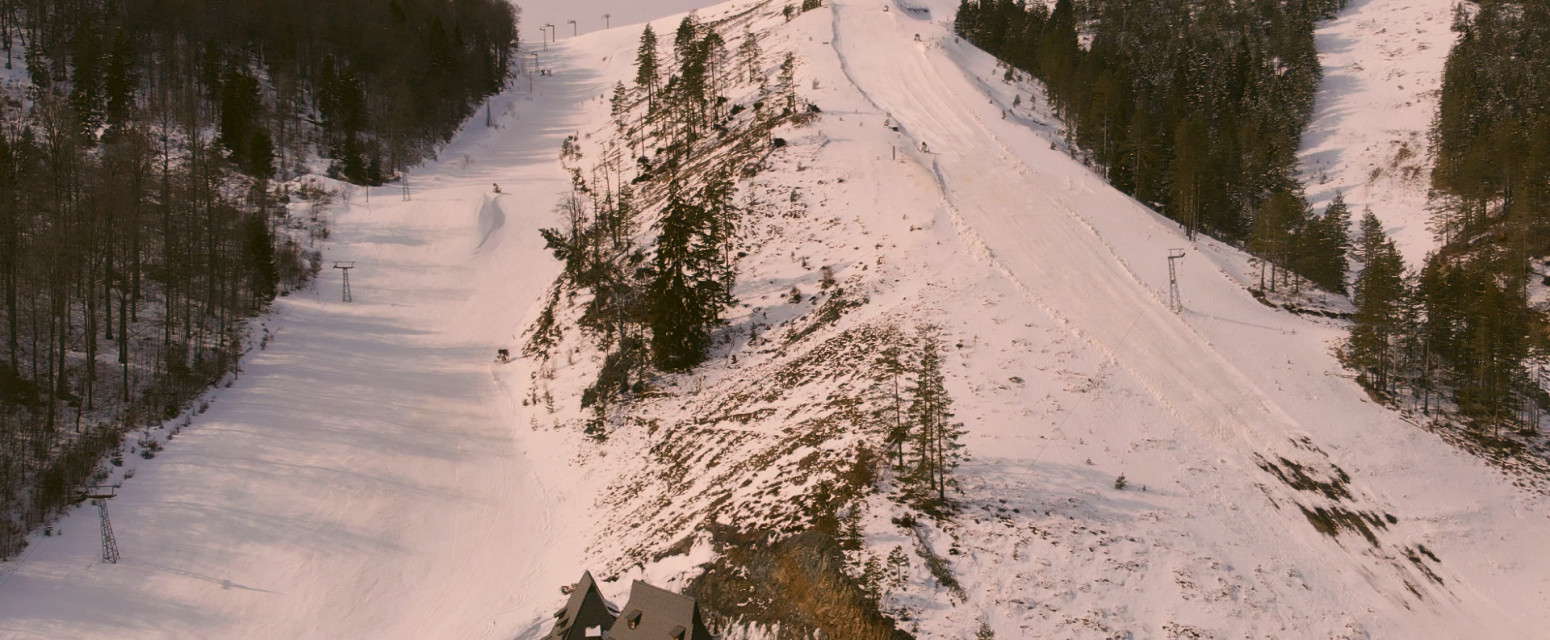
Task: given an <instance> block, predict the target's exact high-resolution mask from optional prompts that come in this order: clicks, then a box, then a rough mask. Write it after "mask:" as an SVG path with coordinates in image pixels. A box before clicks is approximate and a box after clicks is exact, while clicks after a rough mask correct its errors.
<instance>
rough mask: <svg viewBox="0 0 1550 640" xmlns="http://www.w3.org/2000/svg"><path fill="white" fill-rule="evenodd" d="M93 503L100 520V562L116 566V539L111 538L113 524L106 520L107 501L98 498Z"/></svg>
mask: <svg viewBox="0 0 1550 640" xmlns="http://www.w3.org/2000/svg"><path fill="white" fill-rule="evenodd" d="M93 502H96V503H97V515H98V516H99V517H100V519H101V520H102V561H103V562H105V563H107V564H118V539H117V538H114V537H113V523H112V522H110V521H109V520H108V501H107V500H106V499H103V498H98V499H96V500H93Z"/></svg>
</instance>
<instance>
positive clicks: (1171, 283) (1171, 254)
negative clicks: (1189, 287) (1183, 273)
mask: <svg viewBox="0 0 1550 640" xmlns="http://www.w3.org/2000/svg"><path fill="white" fill-rule="evenodd" d="M1182 259H1184V250H1183V249H1169V250H1168V308H1169V309H1172V310H1173V312H1174V313H1179V312H1182V311H1184V300H1183V298H1180V297H1179V269H1178V266H1177V264H1176V263H1177V262H1178V261H1179V260H1182Z"/></svg>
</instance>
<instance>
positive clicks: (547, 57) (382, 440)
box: [0, 2, 685, 640]
mask: <svg viewBox="0 0 1550 640" xmlns="http://www.w3.org/2000/svg"><path fill="white" fill-rule="evenodd" d="M552 4H555V5H559V4H560V3H552ZM567 4H568V5H572V6H574V5H575V4H576V3H567ZM583 4H584V3H583ZM643 4H650V3H643ZM655 4H656V5H659V6H660V5H665V4H671V3H662V2H658V3H655ZM683 4H685V3H683V2H679V3H677V5H683ZM616 24H617V23H616ZM541 61H542V63H543V65H544V66H545V67H549V68H555V69H556V73H559V74H562V75H561V76H560V77H566V74H567V73H568V72H570V71H571V70H572V69H573V68H575V67H577V66H579V65H581V64H584V63H583V62H577V61H572V60H570V59H569V57H568V56H567V55H562V54H561V52H560V51H559V50H558V48H555V47H551V49H550V50H549V51H548V52H546V53H544V54H543V57H542V58H541ZM568 75H569V77H568V78H567V80H566V81H555V82H550V81H548V80H549V79H548V78H547V77H545V78H539V79H538V81H537V93H536V94H530V93H529V92H528V86H529V85H528V83H527V82H526V79H524V81H523V82H522V83H521V85H522V86H521V90H520V91H517V90H514V91H513V92H511V93H508V94H505V95H502V96H500V97H499V98H497V99H496V100H495V101H494V103H493V109H494V114H495V115H496V116H498V118H497V120H498V122H499V127H498V128H486V127H485V124H484V117H483V116H484V114H483V113H482V110H481V113H480V114H479V116H480V117H478V118H475V119H474V121H473V122H471V123H470V124H469V126H468V127H467V129H466V130H465V131H464V132H463V133H461V134H460V135H459V136H458V137H457V138H456V139H455V140H454V141H453V142H452V143H451V144H450V145H449V146H448V147H447V148H446V149H444V151H443V152H442V154H441V158H442V160H441V161H439V162H433V163H430V164H429V165H428V166H424V167H422V168H418V169H416V170H415V171H414V172H412V174H411V177H410V181H409V182H410V187H411V192H410V199H409V200H407V201H405V200H404V198H403V196H402V192H401V189H400V188H399V187H398V186H397V185H391V186H384V187H379V188H375V189H371V192H370V194H369V195H368V194H367V193H366V192H365V191H363V190H360V189H358V188H355V189H351V190H350V192H349V195H348V196H347V197H348V201H347V204H345V205H341V206H338V207H337V208H336V210H337V218H336V219H335V220H334V225H333V235H332V239H331V241H330V243H329V245H328V246H327V247H326V249H325V259H326V260H327V262H325V264H324V269H323V271H322V274H321V278H320V280H319V282H318V283H317V285H316V286H315V287H314V288H312V289H310V290H306V291H302V292H297V293H295V294H292V295H291V296H289V297H286V298H282V299H280V300H278V301H277V302H276V304H275V307H274V312H273V314H272V315H271V316H270V317H268V318H266V319H265V320H264V324H265V325H267V327H268V329H269V330H270V331H273V333H274V337H273V338H272V340H271V341H270V342H269V344H268V347H267V349H264V350H262V351H259V350H257V349H255V350H254V352H253V353H252V354H251V356H250V357H249V358H248V359H247V360H245V362H244V364H243V370H242V373H241V377H240V379H239V380H237V381H236V382H235V383H234V384H233V385H231V387H230V388H227V389H220V390H218V391H217V392H216V393H214V394H213V395H214V399H213V402H211V404H210V407H209V410H208V411H207V412H205V413H203V414H202V415H199V416H196V417H195V418H194V419H193V423H192V424H191V425H190V427H189V428H187V429H184V430H183V432H182V434H181V435H179V436H178V437H177V438H175V439H174V440H173V441H172V442H171V443H170V444H169V446H168V448H167V449H166V450H165V451H163V452H162V453H161V454H160V455H158V456H157V457H156V458H155V459H154V460H147V461H141V460H138V459H136V458H135V457H134V456H131V457H130V458H131V464H138V469H137V474H136V475H135V477H133V478H132V479H130V480H128V481H127V482H126V483H125V484H124V486H123V488H122V489H121V491H120V492H119V496H118V497H116V498H114V499H113V500H112V501H111V503H110V505H109V509H110V512H111V516H112V523H113V527H114V530H115V532H116V536H117V540H118V545H119V548H120V549H121V551H122V561H121V562H120V563H119V564H117V565H104V564H101V562H100V553H99V550H98V544H99V543H98V540H99V537H98V524H97V512H96V509H94V508H90V507H86V508H81V509H77V510H76V511H74V512H73V513H71V514H70V515H69V516H67V517H66V518H64V519H63V520H62V521H61V522H60V523H59V525H58V530H59V531H60V532H62V533H58V534H56V535H54V536H52V537H48V538H44V537H41V536H39V537H35V538H34V539H33V541H32V544H31V548H29V549H28V550H27V551H26V552H25V553H24V554H23V555H22V556H21V558H20V559H19V560H17V561H15V562H12V563H8V564H7V565H4V566H0V637H6V638H48V639H55V640H57V639H63V638H99V637H100V638H123V637H140V638H255V639H260V638H261V639H274V638H367V637H374V638H479V637H507V636H509V635H511V633H513V632H514V630H513V629H512V628H511V627H512V626H513V625H515V624H518V622H515V620H518V619H520V620H521V621H523V623H525V621H526V620H527V619H528V618H530V617H531V614H532V613H533V611H534V610H536V609H531V608H530V607H536V608H540V609H542V608H548V607H549V606H550V605H551V603H550V602H549V600H550V599H551V598H552V596H553V595H554V594H556V593H557V592H556V591H555V585H556V584H558V583H559V582H561V581H563V580H566V579H574V576H569V573H570V572H571V567H572V566H574V565H575V563H576V562H575V560H574V556H575V555H576V554H577V552H578V550H579V547H578V546H576V545H574V544H571V542H570V541H571V540H572V538H570V537H569V536H567V535H565V534H564V532H563V529H564V528H565V527H567V526H571V525H570V524H568V523H567V521H565V520H563V514H559V513H557V511H558V510H561V509H563V508H564V507H565V506H566V504H565V502H564V501H565V496H566V495H567V493H566V489H567V488H568V486H569V485H568V483H567V482H566V481H565V480H564V479H562V478H544V477H541V476H540V473H539V470H540V469H542V468H544V467H542V466H541V465H538V464H535V463H534V461H533V458H534V457H535V456H537V457H540V458H542V457H543V456H547V455H548V453H546V452H544V451H539V452H537V453H536V454H535V452H534V451H533V448H532V445H531V444H529V443H524V442H522V441H519V440H518V439H516V438H514V437H513V430H512V428H511V425H512V424H516V423H519V422H520V421H519V419H518V417H517V416H516V415H515V413H514V410H513V409H511V408H510V407H511V403H510V402H508V396H507V395H506V394H505V393H504V392H503V391H501V389H500V387H499V386H498V385H497V382H496V380H495V378H494V377H493V376H492V374H491V371H492V367H493V366H494V364H493V361H494V355H495V349H496V348H497V347H499V346H506V345H510V344H512V342H513V338H514V334H515V332H516V331H517V330H518V329H519V328H520V326H521V325H522V324H523V322H524V321H525V320H526V314H527V313H528V312H529V311H530V309H532V308H533V307H534V305H535V304H537V302H538V301H541V300H542V299H543V293H544V291H545V290H546V288H547V287H548V285H549V283H550V281H551V279H552V277H553V275H554V273H555V272H556V265H555V264H554V262H553V260H552V259H551V258H550V256H548V254H547V252H545V251H543V249H542V241H541V240H540V239H539V237H538V235H537V233H536V229H537V227H538V226H540V225H545V224H550V223H551V218H552V213H551V207H550V204H549V203H552V202H553V195H554V194H555V193H557V192H559V191H561V190H563V189H564V188H565V187H566V185H567V184H568V183H567V180H566V176H565V175H564V173H563V172H562V171H561V170H560V168H559V167H558V165H557V164H556V163H555V162H554V158H555V151H556V150H557V149H558V148H559V145H560V140H561V139H562V138H563V137H564V136H565V135H569V134H570V133H571V131H573V130H574V128H575V127H576V126H578V125H579V124H580V123H579V122H578V121H577V120H576V114H577V111H576V108H575V107H576V105H577V103H579V102H581V101H583V100H585V99H587V98H591V97H595V92H596V91H601V89H598V88H597V87H595V86H592V84H591V82H595V78H591V77H590V76H589V75H588V74H587V73H586V72H584V71H577V72H575V73H570V74H568ZM492 183H499V184H500V186H501V190H502V192H503V193H502V194H501V195H498V196H496V195H495V194H493V193H492ZM346 188H347V189H350V188H349V187H346ZM331 215H332V213H331ZM334 261H354V263H355V269H354V270H352V271H351V272H350V279H351V284H352V289H353V294H354V302H353V303H348V304H346V303H343V302H341V299H340V298H341V290H340V289H341V288H340V285H341V282H340V278H341V272H340V271H338V270H334V269H332V268H330V267H331V266H332V265H333V263H334ZM540 462H541V460H540ZM551 566H557V567H560V568H561V573H560V574H550V573H547V572H546V570H547V568H549V567H551ZM561 575H564V576H565V577H564V578H562V577H560V576H561Z"/></svg>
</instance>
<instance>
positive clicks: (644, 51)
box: [635, 23, 661, 111]
mask: <svg viewBox="0 0 1550 640" xmlns="http://www.w3.org/2000/svg"><path fill="white" fill-rule="evenodd" d="M660 81H661V70H660V68H659V65H658V63H657V34H656V32H655V31H652V30H651V24H649V23H648V24H647V25H646V28H645V29H644V30H642V31H641V34H640V48H638V49H637V50H636V51H635V84H636V86H639V87H640V88H641V89H644V90H645V91H646V108H647V110H648V111H655V110H656V108H657V104H656V97H657V83H658V82H660Z"/></svg>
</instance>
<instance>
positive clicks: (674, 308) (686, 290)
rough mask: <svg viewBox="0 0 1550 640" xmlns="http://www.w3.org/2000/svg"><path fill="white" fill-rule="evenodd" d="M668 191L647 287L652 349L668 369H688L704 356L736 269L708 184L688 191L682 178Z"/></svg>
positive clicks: (658, 362)
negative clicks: (724, 248) (726, 255)
mask: <svg viewBox="0 0 1550 640" xmlns="http://www.w3.org/2000/svg"><path fill="white" fill-rule="evenodd" d="M667 191H668V196H667V206H666V208H665V209H664V211H663V214H662V220H661V221H660V222H659V223H658V227H659V229H660V235H658V237H657V251H656V258H655V261H654V262H653V264H652V268H651V272H652V273H651V283H650V285H649V286H648V287H647V298H648V304H647V306H648V309H649V315H650V323H651V334H652V337H651V355H652V359H653V361H655V363H656V365H657V367H658V368H660V369H662V370H663V371H687V370H689V369H692V368H694V366H695V365H698V364H699V363H701V362H703V361H704V360H705V350H706V349H707V348H708V347H709V346H710V334H711V330H712V329H713V328H714V327H715V326H716V325H718V324H720V323H721V313H722V311H723V310H724V309H725V308H726V306H727V305H728V304H729V303H730V302H731V295H730V278H731V276H730V272H731V269H730V267H729V266H728V265H726V264H725V263H724V262H723V261H722V260H721V255H722V254H721V251H720V246H719V241H718V238H717V235H716V228H717V225H718V223H717V222H716V221H715V220H714V219H713V217H714V216H713V211H715V210H716V207H719V206H720V205H719V204H717V203H714V202H713V203H711V206H706V204H707V200H708V198H707V197H706V192H705V190H701V192H700V193H699V194H698V197H694V198H691V197H688V196H686V195H685V194H684V193H683V187H682V185H680V184H678V183H677V181H673V182H670V183H669V184H668V189H667ZM728 192H730V188H728ZM727 200H730V195H728V197H727Z"/></svg>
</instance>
